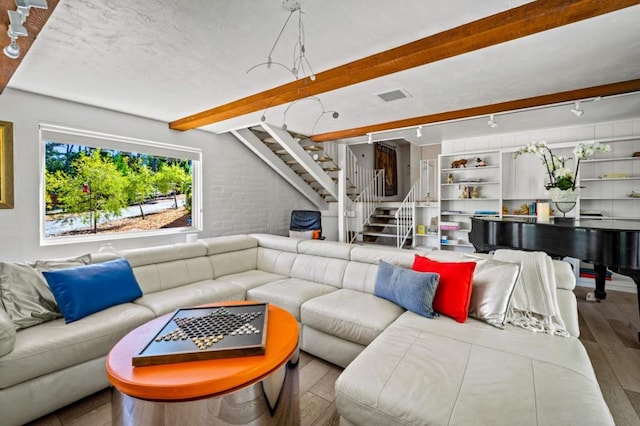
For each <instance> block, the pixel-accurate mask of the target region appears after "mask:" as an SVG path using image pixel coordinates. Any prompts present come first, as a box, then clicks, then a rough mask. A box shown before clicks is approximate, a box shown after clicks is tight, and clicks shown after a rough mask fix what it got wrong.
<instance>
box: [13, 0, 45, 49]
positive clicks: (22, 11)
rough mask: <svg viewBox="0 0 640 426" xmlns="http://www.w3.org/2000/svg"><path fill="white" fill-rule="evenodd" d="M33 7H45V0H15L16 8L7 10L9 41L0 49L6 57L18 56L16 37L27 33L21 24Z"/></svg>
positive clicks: (18, 47)
mask: <svg viewBox="0 0 640 426" xmlns="http://www.w3.org/2000/svg"><path fill="white" fill-rule="evenodd" d="M32 7H35V8H37V9H47V7H48V6H47V1H46V0H16V8H17V10H8V11H7V13H8V14H9V25H8V28H7V35H8V36H9V39H10V40H11V42H10V43H9V45H8V46H6V47H5V48H4V49H3V50H2V51H3V52H4V54H5V55H7V57H9V58H11V59H17V58H19V57H20V46H18V37H25V36H27V35H29V34H28V33H27V29H26V28H25V26H24V25H23V24H24V23H25V22H26V21H27V16H29V10H30V9H31V8H32Z"/></svg>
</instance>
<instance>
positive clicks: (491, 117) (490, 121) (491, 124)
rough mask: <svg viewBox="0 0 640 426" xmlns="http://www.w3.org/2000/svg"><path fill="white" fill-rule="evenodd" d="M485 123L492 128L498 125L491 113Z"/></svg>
mask: <svg viewBox="0 0 640 426" xmlns="http://www.w3.org/2000/svg"><path fill="white" fill-rule="evenodd" d="M487 124H488V125H489V127H491V128H492V129H495V128H496V127H498V123H496V122H495V120H494V119H493V114H491V115H490V116H489V121H487Z"/></svg>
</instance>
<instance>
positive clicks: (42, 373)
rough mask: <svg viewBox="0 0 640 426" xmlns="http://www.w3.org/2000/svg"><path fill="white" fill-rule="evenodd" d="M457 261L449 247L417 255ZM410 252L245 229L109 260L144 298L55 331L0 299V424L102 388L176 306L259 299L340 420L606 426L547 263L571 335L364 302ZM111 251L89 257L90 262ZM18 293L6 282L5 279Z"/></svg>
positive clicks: (571, 314)
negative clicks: (24, 321)
mask: <svg viewBox="0 0 640 426" xmlns="http://www.w3.org/2000/svg"><path fill="white" fill-rule="evenodd" d="M423 254H426V255H428V256H429V257H432V258H434V259H436V260H448V261H452V260H453V261H457V260H459V259H460V255H459V254H456V253H452V252H430V253H423ZM414 255H415V252H412V251H409V250H397V249H390V248H384V247H377V246H357V245H350V244H341V243H335V242H328V241H317V240H299V239H293V238H286V237H280V236H273V235H264V234H253V235H237V236H230V237H218V238H210V239H204V240H199V241H197V242H195V243H185V244H177V245H171V246H162V247H151V248H144V249H135V250H128V251H125V252H122V253H119V256H123V257H125V258H126V259H127V260H128V261H129V263H130V265H131V266H132V268H133V271H134V274H135V277H136V279H137V281H138V283H139V285H140V287H141V290H142V292H143V296H142V297H140V298H138V299H136V300H134V301H133V302H131V303H123V304H119V305H116V306H112V307H109V308H106V309H104V310H102V311H100V312H97V313H94V314H91V315H89V316H87V317H85V318H82V319H80V320H78V321H75V322H72V323H69V324H65V321H64V319H55V320H52V321H47V322H44V323H42V324H39V325H35V326H33V327H29V328H26V329H22V330H20V331H18V332H17V333H16V331H15V327H13V325H12V324H11V320H10V318H9V315H8V313H7V312H6V311H5V310H4V309H2V307H3V306H2V304H0V419H1V420H0V423H1V424H3V425H5V424H6V425H14V424H22V423H25V422H28V421H30V420H32V419H35V418H37V417H40V416H42V415H44V414H46V413H49V412H51V411H53V410H56V409H58V408H60V407H62V406H64V405H67V404H69V403H71V402H73V401H75V400H78V399H80V398H82V397H84V396H87V395H90V394H91V393H93V392H96V391H98V390H100V389H103V388H105V387H107V386H108V385H109V384H108V382H107V379H106V374H105V357H106V355H107V353H108V351H109V350H110V348H111V347H112V346H113V345H114V344H115V343H116V342H117V341H118V340H119V339H120V338H121V337H122V336H124V335H125V334H126V333H127V332H129V331H130V330H132V329H133V328H135V327H137V326H139V325H141V324H143V323H145V322H147V321H149V320H150V319H152V318H155V317H157V316H159V315H162V314H165V313H168V312H171V311H173V310H175V309H176V308H178V307H184V306H193V305H198V304H204V303H208V302H214V301H222V300H243V299H251V300H259V301H267V302H270V303H274V304H276V305H278V306H280V307H282V308H284V309H286V310H287V311H289V312H290V313H291V314H292V315H293V316H294V317H295V318H296V319H297V320H298V322H299V324H300V329H301V334H300V348H301V349H302V350H304V351H307V352H309V353H311V354H313V355H315V356H318V357H321V358H323V359H325V360H327V361H330V362H332V363H335V364H337V365H339V366H342V367H346V368H345V370H344V372H343V373H342V375H341V376H340V377H339V379H338V380H337V382H336V400H337V407H338V410H339V413H340V415H341V423H342V424H345V425H349V424H354V425H372V424H380V425H390V424H401V425H427V424H433V425H441V424H450V425H468V424H486V425H497V424H505V425H513V424H519V425H529V424H532V425H533V424H536V425H546V424H553V425H561V424H566V425H573V424H580V425H585V424H594V425H606V424H613V420H612V417H611V414H610V412H609V409H608V407H607V405H606V403H605V402H604V399H603V397H602V394H601V392H600V388H599V385H598V383H597V381H596V378H595V375H594V372H593V368H592V366H591V364H590V361H589V358H588V356H587V353H586V351H585V349H584V347H583V346H582V345H581V343H580V341H579V340H578V339H577V336H578V332H579V331H578V321H577V309H576V301H575V297H574V295H573V292H572V289H573V286H574V285H575V279H574V278H573V275H572V273H571V269H570V267H569V265H568V264H564V263H562V262H556V261H554V265H555V275H556V281H557V295H558V301H559V305H560V310H561V312H562V317H563V319H564V322H565V324H566V327H567V329H568V330H569V331H570V333H571V335H572V336H571V337H568V338H563V337H557V336H550V335H547V334H540V333H533V332H531V331H527V330H523V329H519V328H515V327H512V326H509V325H508V326H507V327H506V328H505V329H499V328H496V327H493V326H491V325H488V324H487V323H485V322H481V321H478V320H475V319H472V318H469V319H468V320H467V321H466V322H465V323H458V322H455V321H453V320H452V319H450V318H447V317H444V316H441V317H439V318H434V319H428V318H425V317H422V316H419V315H416V314H414V313H413V312H409V311H405V309H403V308H401V307H400V306H398V305H396V304H395V303H393V302H390V301H388V300H385V299H381V298H378V297H376V296H375V295H374V294H373V293H374V288H375V283H376V276H377V270H378V264H379V262H380V261H381V260H384V261H385V262H388V263H392V264H395V265H399V266H403V267H406V268H410V267H411V265H412V262H413V259H414ZM116 257H118V256H115V255H111V254H104V253H99V254H94V255H92V261H93V262H102V261H107V260H111V259H114V258H116ZM14 285H15V284H14Z"/></svg>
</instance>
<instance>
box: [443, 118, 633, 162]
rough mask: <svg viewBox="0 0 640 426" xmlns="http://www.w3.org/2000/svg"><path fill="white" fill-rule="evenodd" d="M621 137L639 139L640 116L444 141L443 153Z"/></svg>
mask: <svg viewBox="0 0 640 426" xmlns="http://www.w3.org/2000/svg"><path fill="white" fill-rule="evenodd" d="M622 136H640V116H639V117H638V118H637V119H633V120H623V121H615V122H610V123H600V124H591V125H583V126H574V127H561V128H554V129H545V130H541V131H526V132H518V133H508V134H497V135H495V136H487V137H479V138H469V139H457V140H448V141H443V142H442V153H443V154H455V153H458V152H460V153H462V152H467V151H480V150H489V149H501V148H511V147H521V146H524V145H526V144H527V143H529V142H532V141H538V140H544V141H546V142H547V143H550V144H553V143H560V142H576V141H588V140H593V139H603V138H615V137H622Z"/></svg>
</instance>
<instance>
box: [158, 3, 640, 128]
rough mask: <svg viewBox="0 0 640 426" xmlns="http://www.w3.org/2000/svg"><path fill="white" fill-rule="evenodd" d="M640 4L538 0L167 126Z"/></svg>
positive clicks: (257, 107) (192, 124) (226, 115)
mask: <svg viewBox="0 0 640 426" xmlns="http://www.w3.org/2000/svg"><path fill="white" fill-rule="evenodd" d="M637 4H640V0H537V1H534V2H531V3H527V4H525V5H522V6H519V7H516V8H513V9H509V10H506V11H504V12H500V13H497V14H495V15H491V16H488V17H486V18H482V19H479V20H477V21H473V22H471V23H468V24H464V25H461V26H459V27H456V28H452V29H450V30H446V31H443V32H441V33H438V34H434V35H431V36H428V37H425V38H423V39H420V40H417V41H414V42H411V43H408V44H405V45H402V46H399V47H396V48H394V49H390V50H387V51H384V52H381V53H376V54H374V55H371V56H368V57H366V58H362V59H359V60H356V61H353V62H350V63H348V64H345V65H342V66H339V67H336V68H332V69H329V70H327V71H323V72H321V73H318V74H316V79H315V80H314V81H312V80H311V79H309V78H308V77H307V78H303V79H300V80H296V81H293V82H291V83H288V84H284V85H282V86H278V87H275V88H273V89H269V90H266V91H264V92H260V93H257V94H255V95H251V96H248V97H245V98H243V99H239V100H236V101H233V102H230V103H227V104H224V105H221V106H218V107H215V108H212V109H209V110H206V111H203V112H200V113H197V114H193V115H190V116H187V117H184V118H181V119H178V120H175V121H173V122H171V123H169V127H170V128H171V129H175V130H189V129H194V128H197V127H202V126H205V125H208V124H213V123H217V122H220V121H223V120H228V119H230V118H234V117H238V116H241V115H245V114H249V113H252V112H256V111H261V110H264V109H266V108H271V107H274V106H277V105H282V104H285V103H288V102H292V101H295V100H297V99H302V98H306V97H308V96H314V95H318V94H320V93H325V92H328V91H331V90H336V89H340V88H342V87H346V86H350V85H353V84H357V83H361V82H364V81H368V80H371V79H374V78H378V77H382V76H385V75H389V74H393V73H396V72H400V71H404V70H408V69H411V68H414V67H418V66H421V65H426V64H429V63H433V62H436V61H440V60H443V59H446V58H451V57H454V56H458V55H462V54H465V53H469V52H473V51H475V50H479V49H483V48H486V47H490V46H494V45H496V44H499V43H504V42H507V41H510V40H515V39H518V38H521V37H525V36H528V35H532V34H536V33H539V32H542V31H546V30H550V29H553V28H557V27H561V26H564V25H568V24H572V23H575V22H579V21H582V20H584V19H589V18H593V17H596V16H600V15H603V14H606V13H610V12H614V11H617V10H620V9H623V8H626V7H630V6H634V5H637Z"/></svg>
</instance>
